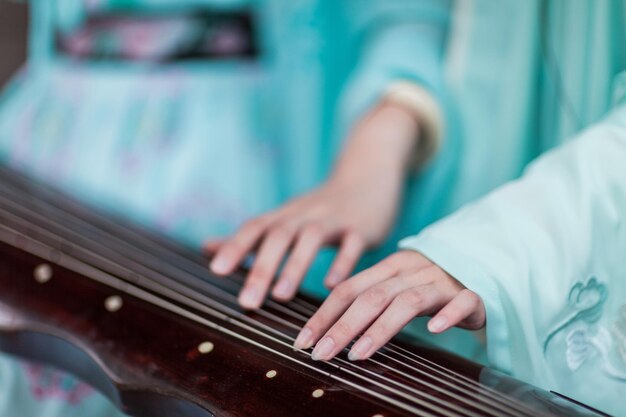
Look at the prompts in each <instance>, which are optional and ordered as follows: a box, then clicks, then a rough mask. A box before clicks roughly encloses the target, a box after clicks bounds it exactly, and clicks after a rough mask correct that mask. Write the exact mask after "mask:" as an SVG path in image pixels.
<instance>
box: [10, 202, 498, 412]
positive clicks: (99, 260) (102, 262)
mask: <svg viewBox="0 0 626 417" xmlns="http://www.w3.org/2000/svg"><path fill="white" fill-rule="evenodd" d="M2 203H5V202H3V201H0V206H1V205H2ZM3 217H4V219H3V220H4V221H5V223H15V222H16V219H15V218H13V217H14V216H13V214H11V213H3ZM33 220H37V222H39V221H40V220H41V219H40V218H39V219H37V218H36V217H35V218H34V219H33ZM17 223H19V221H17ZM21 226H22V227H26V228H29V229H28V230H27V231H28V233H27V234H28V235H29V236H38V237H39V238H40V240H42V239H41V238H42V237H47V238H48V239H50V238H51V235H52V233H51V232H50V231H49V230H47V229H41V228H39V227H37V228H36V230H33V223H30V224H29V223H26V222H22V224H21ZM68 232H70V233H71V231H68ZM72 238H77V239H78V242H76V243H74V244H73V246H72V250H71V251H68V252H76V251H77V250H78V251H79V252H84V253H83V256H82V258H83V260H86V259H85V256H84V255H85V254H87V255H88V256H89V257H90V259H89V263H90V264H92V265H94V266H97V267H98V268H99V269H108V270H109V272H112V273H114V274H115V275H120V276H122V277H125V276H126V277H133V274H135V278H133V279H132V281H133V283H134V284H136V285H144V286H146V284H152V285H151V286H150V285H147V286H148V287H149V289H150V290H152V291H155V292H156V291H158V292H161V293H163V291H162V289H163V285H164V284H166V287H165V288H166V289H168V290H171V287H172V286H173V287H175V288H176V289H175V291H178V292H180V293H183V295H184V296H187V297H189V296H190V295H193V293H194V291H190V289H189V288H186V287H185V286H181V285H180V284H179V283H178V282H176V281H175V280H170V279H169V278H168V277H163V279H164V280H165V281H168V282H160V283H158V282H154V283H151V282H147V281H146V280H143V279H142V280H141V282H139V279H138V278H136V277H137V276H138V275H137V274H141V277H144V276H146V274H147V273H149V271H145V270H144V271H134V272H133V271H131V270H127V269H125V268H123V267H120V266H119V265H116V264H114V263H113V260H109V256H107V257H103V256H102V255H100V254H97V253H93V252H91V251H89V252H88V253H87V251H86V249H85V248H86V247H88V245H89V242H82V241H81V237H80V236H73V237H72ZM52 239H55V236H52ZM72 241H74V239H72ZM93 243H94V244H98V243H97V242H93ZM51 246H57V247H59V246H62V241H61V240H58V239H57V240H56V241H54V240H53V243H52V245H51ZM65 247H66V249H69V248H70V247H69V246H68V245H67V243H66V246H65ZM99 249H105V248H103V247H100V248H99ZM94 258H95V261H94ZM117 262H119V261H117ZM107 263H108V264H109V265H107ZM111 264H113V266H117V268H113V270H111ZM155 285H156V286H155ZM185 292H186V294H185ZM162 295H165V296H168V297H169V298H173V299H176V300H177V301H179V302H183V303H186V304H187V305H189V304H190V303H189V302H188V299H180V297H174V296H173V295H172V293H171V292H170V293H169V294H162ZM233 298H234V297H233ZM189 299H191V298H190V297H189ZM191 301H194V300H193V299H191ZM231 301H233V300H231ZM202 302H203V303H204V304H207V305H209V306H213V307H217V308H218V309H220V308H222V305H220V303H216V302H215V301H214V300H212V299H211V298H207V297H204V298H203V299H202ZM234 303H235V305H236V299H235V300H234ZM191 307H193V308H196V309H201V310H203V311H204V312H206V313H208V314H212V315H214V316H218V317H219V318H221V319H224V320H226V319H227V318H228V316H227V315H225V314H223V313H218V312H216V310H215V309H208V310H207V308H204V307H203V304H198V303H197V302H195V305H192V306H191ZM227 310H229V311H226V313H228V314H231V315H234V316H238V317H240V318H242V319H244V320H246V321H251V319H250V318H249V317H248V316H246V315H244V314H242V313H241V312H240V311H236V310H233V309H227ZM229 321H230V322H232V323H234V324H238V325H239V326H240V327H245V325H243V324H241V323H237V322H234V321H231V320H229ZM252 322H253V323H254V324H259V323H258V322H256V321H254V320H252ZM261 326H262V328H263V329H264V330H265V331H270V332H272V333H275V334H278V335H280V336H283V337H284V338H285V339H287V340H288V341H289V343H286V342H284V341H281V343H282V344H284V345H286V346H288V347H289V346H291V344H292V343H293V341H294V337H292V336H289V335H285V334H284V333H282V332H279V331H277V330H275V329H272V328H270V327H268V326H267V325H264V324H262V323H261ZM293 327H295V328H296V329H297V328H298V326H295V325H293ZM248 329H249V328H248ZM257 333H258V331H257ZM263 336H266V335H263ZM274 341H276V340H274ZM307 355H308V353H307ZM338 360H339V361H340V363H343V364H344V365H347V366H350V367H353V366H354V364H353V363H352V362H349V361H345V360H343V359H338ZM375 363H378V364H379V365H382V366H385V367H386V368H387V369H389V370H391V371H392V372H394V371H395V369H394V368H391V367H389V366H386V365H384V364H382V363H379V362H377V361H375ZM344 368H345V367H344ZM359 370H361V371H363V369H360V368H359ZM344 371H347V370H346V369H344ZM396 373H398V372H396ZM372 374H373V375H375V376H376V377H378V378H381V375H379V374H376V373H372ZM401 374H402V375H404V376H408V377H409V378H411V379H412V380H414V381H416V382H418V383H421V384H423V385H425V386H427V387H429V388H431V389H434V390H437V391H440V392H442V393H443V394H444V395H448V396H450V397H452V398H455V399H457V400H458V401H461V402H465V403H467V405H469V406H474V407H475V408H478V409H482V410H483V411H484V412H490V411H491V410H490V409H489V408H486V407H484V406H482V405H481V404H478V405H477V406H476V404H474V403H473V402H471V401H470V400H468V399H466V398H464V397H461V396H459V395H456V394H454V393H451V392H449V391H446V390H443V389H441V388H439V387H438V386H436V385H433V384H431V383H428V382H426V381H424V380H420V379H417V378H414V377H412V376H410V375H408V374H406V373H404V372H403V373H401ZM426 376H427V377H431V376H430V375H428V374H426ZM382 378H384V377H382ZM384 379H385V380H386V382H389V381H391V382H392V383H394V384H396V385H400V386H401V387H402V388H404V389H408V390H410V391H413V392H414V394H417V395H423V393H422V392H421V391H419V390H415V389H413V388H411V387H405V386H403V385H402V384H399V383H397V382H396V381H393V380H389V379H388V378H384ZM444 382H445V381H444ZM453 388H454V387H453ZM405 397H406V396H405ZM408 398H409V399H411V397H408ZM427 399H428V400H430V401H433V399H434V398H433V397H431V396H427ZM435 400H436V399H435ZM439 401H440V400H439ZM444 404H445V405H446V406H449V404H448V403H444ZM453 408H457V410H458V411H461V412H463V411H464V410H463V409H461V408H459V407H458V406H454V407H453ZM502 411H506V410H502ZM465 412H466V414H467V415H473V416H475V415H476V414H475V413H468V412H467V411H465Z"/></svg>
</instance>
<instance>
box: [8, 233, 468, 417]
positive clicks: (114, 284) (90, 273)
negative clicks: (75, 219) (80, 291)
mask: <svg viewBox="0 0 626 417" xmlns="http://www.w3.org/2000/svg"><path fill="white" fill-rule="evenodd" d="M16 235H17V236H20V238H21V239H23V241H25V242H27V243H28V247H29V250H28V251H29V252H30V253H32V254H34V255H36V256H38V257H40V258H43V259H46V260H48V261H51V262H53V260H52V256H50V254H51V253H53V252H54V250H55V248H53V247H49V246H46V245H44V244H41V243H40V242H37V241H35V240H33V239H30V238H29V237H27V236H26V235H23V234H20V233H19V232H16V231H14V230H11V229H10V228H7V227H5V226H4V225H0V241H2V242H4V243H6V244H9V245H12V246H16V245H15V243H14V242H12V240H13V239H14V238H15V237H16ZM16 247H18V248H20V247H19V246H16ZM20 249H21V248H20ZM55 261H56V263H57V264H58V265H60V266H62V267H64V268H67V269H69V270H72V271H74V272H77V273H80V274H82V275H83V276H86V277H89V278H91V279H93V280H95V281H97V282H99V283H101V284H103V285H106V286H109V287H111V288H114V289H117V290H118V291H120V292H123V293H125V294H129V295H131V296H133V297H136V298H137V299H140V300H142V301H145V302H147V303H150V304H152V305H155V306H158V307H160V308H161V309H163V310H166V311H169V312H171V313H174V314H175V315H177V316H180V317H184V318H187V319H189V320H192V321H194V322H196V323H198V324H201V325H203V326H205V327H208V328H210V329H213V330H215V331H218V332H221V333H224V334H226V335H228V336H231V337H234V338H236V339H238V340H241V341H243V342H245V343H248V344H250V345H253V346H255V347H258V348H260V349H262V350H265V351H267V352H270V353H272V354H274V355H278V356H280V357H282V358H284V359H287V360H289V361H291V362H294V363H296V364H298V365H300V366H303V367H306V368H308V369H310V370H312V371H314V372H316V373H320V374H322V375H323V376H325V377H328V378H331V379H334V380H336V381H338V382H340V383H343V384H346V385H347V386H350V387H352V388H355V389H357V390H359V391H361V392H364V393H366V394H368V395H371V396H372V397H374V398H377V399H379V400H381V401H384V402H386V403H389V404H391V405H393V406H395V407H397V408H400V409H402V410H405V411H408V412H410V413H413V414H415V415H418V416H425V417H436V414H433V413H431V412H429V411H426V410H422V409H418V408H416V407H415V406H412V405H410V404H406V403H404V402H402V401H398V400H396V399H394V398H392V397H390V396H387V395H384V394H382V393H380V392H377V391H375V390H372V389H370V388H368V387H365V386H362V385H359V384H358V383H355V382H353V381H350V380H349V379H346V378H343V377H342V376H339V375H336V374H333V373H330V372H326V371H324V370H322V369H320V368H319V367H317V366H314V365H311V364H309V363H306V362H304V361H301V360H299V359H297V358H295V357H293V356H291V355H289V354H286V353H283V352H280V351H277V350H275V349H272V348H271V347H269V346H267V345H265V344H263V343H259V342H258V341H256V340H254V339H251V338H249V337H246V336H244V335H242V334H240V333H238V332H236V331H233V330H230V329H228V328H226V327H224V326H222V325H219V324H217V323H216V322H214V321H211V320H208V319H206V318H204V317H202V316H200V315H198V314H195V313H193V312H191V311H189V310H186V309H184V308H182V307H180V306H178V305H176V304H174V303H172V302H168V301H167V300H164V299H162V298H160V297H157V296H155V295H154V294H152V293H150V292H148V291H146V290H143V289H141V288H140V287H137V286H134V285H132V284H129V283H127V282H126V281H123V280H122V279H119V278H117V277H114V276H112V275H109V274H107V273H105V272H103V271H101V270H99V269H97V268H94V267H91V266H89V265H88V264H85V263H82V262H80V261H78V260H75V259H73V258H71V257H68V256H64V257H61V258H60V259H58V260H55ZM423 405H424V406H426V407H428V406H431V405H430V404H428V403H427V402H425V403H424V404H423ZM430 408H431V409H432V406H431V407H430ZM444 415H447V416H458V415H457V414H450V413H445V414H444Z"/></svg>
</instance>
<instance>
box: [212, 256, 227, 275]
mask: <svg viewBox="0 0 626 417" xmlns="http://www.w3.org/2000/svg"><path fill="white" fill-rule="evenodd" d="M211 271H213V272H215V273H216V274H226V273H228V262H226V260H225V259H224V258H222V257H219V256H218V257H216V258H215V259H213V261H212V262H211Z"/></svg>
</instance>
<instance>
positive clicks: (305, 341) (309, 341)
mask: <svg viewBox="0 0 626 417" xmlns="http://www.w3.org/2000/svg"><path fill="white" fill-rule="evenodd" d="M313 342H314V339H313V331H312V330H311V329H309V328H308V327H303V328H302V330H300V333H299V334H298V337H296V341H295V342H294V343H293V346H294V347H295V348H296V349H308V348H310V347H311V346H313Z"/></svg>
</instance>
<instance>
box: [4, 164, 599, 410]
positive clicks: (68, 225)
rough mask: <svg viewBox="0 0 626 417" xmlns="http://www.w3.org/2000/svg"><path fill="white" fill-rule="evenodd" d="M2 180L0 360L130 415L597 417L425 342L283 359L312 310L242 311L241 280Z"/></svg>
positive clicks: (9, 174) (69, 203)
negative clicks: (50, 372)
mask: <svg viewBox="0 0 626 417" xmlns="http://www.w3.org/2000/svg"><path fill="white" fill-rule="evenodd" d="M206 265H207V259H206V258H205V257H204V256H202V255H201V254H200V253H199V252H197V251H195V250H192V249H189V248H187V247H185V246H183V245H181V244H178V243H175V242H173V241H171V240H168V239H166V238H164V237H162V236H160V235H158V234H157V233H154V232H151V231H147V230H144V229H143V228H141V227H137V226H133V225H131V224H129V223H128V222H126V221H124V220H122V219H120V218H116V217H111V216H109V215H105V214H102V213H99V212H97V211H94V210H93V209H92V208H89V207H87V206H83V205H81V204H79V203H77V202H76V201H75V200H72V199H71V198H68V197H67V196H65V195H63V194H62V193H59V192H57V191H54V190H52V189H51V188H49V187H47V186H44V185H42V184H41V183H38V182H36V181H33V180H32V179H29V178H26V177H24V176H22V175H20V174H17V173H15V172H14V171H11V170H8V169H6V168H1V169H0V285H1V288H2V291H0V348H1V349H2V350H4V351H6V352H9V353H11V354H14V355H19V356H21V357H25V358H28V359H30V360H33V361H38V362H43V363H48V364H51V365H54V366H56V367H58V368H60V369H63V370H66V371H68V372H71V373H73V374H75V375H76V376H78V377H79V378H81V379H83V380H85V381H87V382H88V383H90V384H91V385H92V386H94V387H96V388H97V389H99V390H100V391H101V392H103V393H104V394H105V395H106V396H108V397H109V398H110V399H111V400H112V401H113V402H114V403H115V404H116V405H117V406H119V407H120V408H121V409H122V410H124V411H125V412H126V413H128V414H130V415H136V416H145V417H160V416H162V417H172V416H173V417H187V416H202V417H206V416H254V417H265V416H267V417H270V416H271V417H277V416H290V417H291V416H325V417H332V416H362V417H382V416H384V417H397V416H429V417H430V416H448V417H456V416H474V417H476V416H541V415H544V416H554V415H558V416H578V415H601V413H600V412H597V411H595V410H592V409H591V408H588V407H585V406H584V405H582V404H578V403H576V402H575V401H573V400H570V399H568V398H566V397H564V396H562V395H559V394H556V393H551V392H547V391H543V390H540V389H538V388H535V387H533V386H530V385H526V384H523V383H521V382H518V381H516V380H513V379H511V378H509V377H506V376H504V375H502V374H500V373H498V372H496V371H493V370H491V369H488V368H483V367H481V366H479V365H476V364H474V363H471V362H468V361H466V360H463V359H461V358H458V357H456V356H453V355H450V354H446V353H443V352H441V351H438V350H436V349H433V348H430V347H428V346H426V345H424V344H417V343H415V342H407V341H406V340H404V341H401V340H398V339H394V340H393V341H392V342H391V343H389V344H388V345H387V346H386V347H385V348H384V349H382V350H381V351H380V352H379V353H377V354H375V355H374V356H373V357H372V358H371V359H370V360H367V361H363V362H356V363H353V362H350V361H348V360H347V357H346V353H345V352H344V353H342V354H340V355H339V357H337V358H335V359H333V360H332V361H330V362H316V361H313V360H311V358H310V351H299V350H294V349H293V348H292V343H293V340H294V337H295V336H296V334H297V332H298V330H299V329H300V327H301V326H302V325H303V323H304V322H305V321H306V320H307V318H308V317H310V316H311V315H312V313H313V312H314V310H315V309H316V307H317V304H316V302H315V301H313V300H311V299H308V298H306V297H304V296H298V297H297V298H296V299H295V300H293V301H292V302H290V303H288V304H284V305H283V304H278V303H276V302H274V301H272V300H269V301H267V303H266V304H265V306H264V307H263V309H261V310H258V311H254V312H245V311H244V310H242V309H241V308H240V307H239V306H238V305H237V301H236V294H237V292H238V289H239V287H240V284H241V282H242V278H243V271H241V272H240V273H239V274H235V275H233V276H231V277H229V278H226V279H224V278H218V277H215V276H212V275H211V274H210V273H209V271H208V269H207V267H206Z"/></svg>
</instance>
